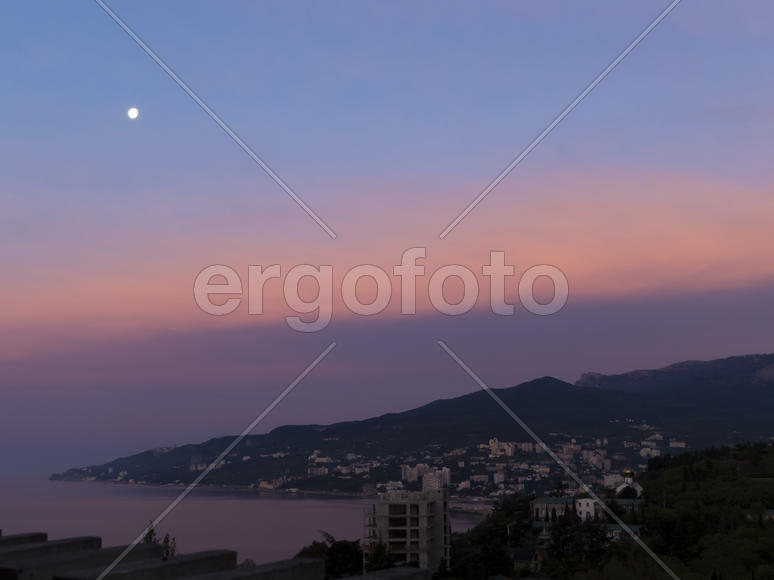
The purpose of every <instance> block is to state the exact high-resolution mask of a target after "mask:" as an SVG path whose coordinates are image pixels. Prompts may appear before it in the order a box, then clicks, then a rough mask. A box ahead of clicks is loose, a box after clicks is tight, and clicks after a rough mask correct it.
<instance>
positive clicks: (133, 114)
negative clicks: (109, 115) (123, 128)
mask: <svg viewBox="0 0 774 580" xmlns="http://www.w3.org/2000/svg"><path fill="white" fill-rule="evenodd" d="M139 114H140V111H138V110H137V107H132V108H131V109H129V110H128V111H127V112H126V115H127V116H128V117H129V118H130V119H132V120H133V121H134V120H135V119H136V118H137V117H138V116H139Z"/></svg>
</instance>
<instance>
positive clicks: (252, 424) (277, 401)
mask: <svg viewBox="0 0 774 580" xmlns="http://www.w3.org/2000/svg"><path fill="white" fill-rule="evenodd" d="M334 348H336V343H335V342H332V343H330V344H329V345H328V347H327V348H326V349H325V350H324V351H322V352H321V353H320V354H319V355H318V356H317V358H316V359H314V360H313V361H312V362H311V363H309V364H308V365H307V367H306V368H305V369H304V370H303V371H301V374H299V375H298V376H297V377H296V378H295V379H293V382H291V383H290V384H289V385H288V386H287V387H285V389H284V390H283V391H282V392H281V393H280V394H279V395H277V397H276V398H275V399H274V400H273V401H272V402H271V403H270V404H269V406H267V407H266V408H265V409H264V410H263V411H261V413H260V415H258V416H257V417H256V418H255V419H253V420H252V421H251V422H250V424H249V425H248V426H247V427H245V428H244V429H243V430H242V432H241V433H240V434H239V435H237V436H236V437H235V438H234V440H233V441H232V442H231V443H229V445H228V446H227V447H226V448H225V449H224V450H223V451H222V452H221V453H220V455H218V456H217V457H216V458H215V459H214V460H213V461H212V462H211V463H210V464H209V465H208V466H207V468H206V469H205V470H204V471H202V472H201V473H200V474H199V476H198V477H197V478H196V479H194V480H193V481H192V482H191V483H190V484H189V485H188V487H186V488H185V489H184V490H183V491H182V492H181V493H180V495H178V496H177V497H176V498H175V499H174V500H172V502H171V503H170V504H169V505H168V506H167V507H165V508H164V510H163V511H162V512H161V513H160V514H159V515H158V516H156V518H155V519H154V520H153V521H152V522H151V523H150V524H148V525H147V526H146V527H145V529H143V531H142V532H140V534H139V535H138V536H137V537H136V538H135V539H134V541H133V542H132V543H131V544H129V545H128V546H127V547H126V549H125V550H124V551H123V552H121V554H119V556H118V557H117V558H116V559H115V560H113V561H112V562H111V563H110V565H109V566H108V567H107V568H105V569H104V570H103V571H102V573H101V574H100V575H99V576H98V577H97V580H102V579H103V578H104V577H105V576H107V575H108V574H110V572H112V571H113V568H115V567H116V566H118V564H120V563H121V561H122V560H123V559H124V558H126V556H127V555H128V554H129V552H131V551H132V550H133V549H134V547H135V546H136V545H137V544H139V543H140V542H141V541H142V540H143V538H144V537H145V534H147V533H148V531H149V530H150V529H152V528H154V529H155V528H156V527H158V525H159V523H161V522H162V521H163V520H164V518H166V517H167V516H168V515H169V514H170V512H171V511H172V510H173V509H175V508H176V507H177V506H178V504H179V503H180V502H181V501H183V500H184V499H185V498H186V497H187V496H188V494H189V493H191V492H192V491H193V490H194V489H195V488H196V486H198V485H199V484H200V483H201V481H202V480H203V479H204V478H205V477H207V475H208V474H209V473H210V472H211V471H212V470H213V469H215V467H216V466H217V465H218V463H220V462H221V461H222V460H223V459H225V458H226V456H227V455H228V454H229V453H231V451H232V450H233V449H234V447H236V446H237V445H239V444H240V443H241V442H242V440H243V439H244V438H245V437H246V436H247V435H248V434H249V433H250V432H251V431H252V430H253V429H255V428H256V427H257V426H258V423H260V422H261V421H263V420H264V419H265V418H266V416H267V415H268V414H269V413H271V412H272V411H273V410H274V408H275V407H276V406H277V405H279V404H280V402H281V401H282V399H284V398H285V397H287V396H288V395H289V394H290V392H291V391H292V390H293V389H295V388H296V386H297V385H298V384H299V383H300V382H301V381H303V380H304V379H305V378H306V376H307V375H308V374H309V373H311V372H312V370H314V368H315V367H316V366H317V365H318V364H320V363H321V362H322V360H323V359H324V358H325V357H326V356H328V355H329V354H330V353H331V351H332V350H333V349H334Z"/></svg>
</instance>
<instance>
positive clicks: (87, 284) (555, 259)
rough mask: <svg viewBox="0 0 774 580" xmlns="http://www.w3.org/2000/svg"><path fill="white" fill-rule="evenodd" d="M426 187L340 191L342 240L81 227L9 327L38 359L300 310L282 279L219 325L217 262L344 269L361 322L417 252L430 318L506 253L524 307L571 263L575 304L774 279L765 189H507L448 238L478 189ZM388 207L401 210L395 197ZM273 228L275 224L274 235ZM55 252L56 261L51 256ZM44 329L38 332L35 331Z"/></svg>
mask: <svg viewBox="0 0 774 580" xmlns="http://www.w3.org/2000/svg"><path fill="white" fill-rule="evenodd" d="M421 189H422V188H421V187H420V186H418V185H417V184H409V185H408V186H406V185H401V184H393V185H377V186H374V185H371V186H370V189H369V190H368V191H369V194H370V195H369V196H368V197H363V196H361V195H359V193H360V191H363V189H360V187H353V186H350V187H348V188H345V187H341V188H337V190H338V191H339V192H340V193H339V195H340V196H342V197H347V198H351V199H357V200H359V202H358V203H352V204H347V209H346V210H345V211H343V212H341V211H340V212H338V213H336V212H332V211H330V212H329V214H328V215H331V216H333V217H334V218H335V221H336V222H337V223H338V224H339V231H340V238H339V240H337V241H335V242H332V241H329V240H323V239H321V238H320V236H319V233H320V232H317V231H315V228H314V227H313V224H311V222H310V224H311V225H310V226H309V228H308V229H307V230H306V231H304V232H303V233H302V235H293V236H289V235H286V236H281V237H280V238H279V240H281V241H278V238H277V237H276V223H272V222H275V221H276V220H273V219H272V218H270V217H268V216H260V217H258V218H255V217H253V216H250V215H249V214H248V213H247V212H245V213H242V214H240V213H234V212H229V213H228V214H227V215H225V216H224V215H222V214H221V213H220V212H219V211H218V209H217V208H214V209H213V210H212V211H204V209H203V208H202V211H201V212H199V213H198V214H197V213H187V214H184V215H183V216H182V217H181V215H180V212H178V211H177V208H175V207H173V206H169V207H159V208H156V210H155V212H154V214H153V217H152V219H151V220H149V223H146V224H145V225H146V228H147V229H146V231H144V232H143V235H142V237H138V236H137V235H135V234H133V233H132V232H131V224H129V225H127V226H125V227H124V228H123V230H121V231H118V232H112V231H111V228H110V226H109V225H106V224H104V223H102V224H99V225H95V227H94V229H91V230H90V229H88V228H85V229H84V230H83V235H80V236H72V235H71V234H72V232H69V234H68V235H69V236H70V237H69V238H68V240H67V241H66V242H65V243H64V246H56V247H52V245H48V244H45V243H42V242H41V243H39V244H38V245H36V244H34V243H33V244H31V245H30V246H29V247H26V248H22V249H21V251H20V252H18V254H15V255H14V256H13V257H12V265H11V268H12V274H13V279H14V284H12V285H5V286H4V287H3V288H2V289H0V300H2V301H3V303H4V304H12V305H13V308H8V309H3V315H2V317H3V320H2V322H3V328H4V332H5V333H8V335H12V334H14V333H15V334H16V336H17V340H15V341H14V342H13V345H12V347H11V349H10V351H6V353H5V356H6V357H8V358H16V357H18V356H24V355H25V354H30V353H34V352H35V350H36V348H37V347H38V346H40V347H41V348H44V349H45V350H48V349H50V348H54V349H56V343H57V342H59V341H56V340H55V341H53V344H46V342H47V338H46V336H47V334H48V336H56V335H57V333H56V329H62V328H67V329H69V333H71V334H72V335H74V336H78V335H79V334H81V333H89V334H90V335H91V336H94V335H98V336H103V337H110V336H114V337H116V336H122V335H127V334H129V335H132V334H136V333H141V334H143V333H148V332H155V331H162V330H169V329H176V328H177V329H179V328H195V327H204V328H211V327H216V328H217V327H219V326H223V325H239V324H244V323H246V322H248V321H249V322H250V323H251V324H255V323H266V324H274V323H276V322H278V321H281V320H282V318H284V317H285V316H287V315H288V314H291V313H292V311H291V310H290V309H289V308H288V307H287V305H286V304H285V301H284V299H283V297H282V294H281V288H282V284H281V280H273V281H270V282H268V283H267V285H266V287H265V289H264V297H265V300H264V304H265V314H263V315H261V316H248V314H247V312H246V302H247V300H246V298H247V296H246V293H245V300H243V306H242V307H241V308H240V309H239V310H237V311H236V312H235V313H234V314H232V315H230V316H227V317H223V318H220V319H217V320H209V319H208V318H210V317H209V316H207V315H206V314H204V313H203V312H201V311H200V310H199V309H198V308H197V307H196V305H195V303H194V300H193V281H194V278H195V277H196V274H197V273H198V272H199V271H200V270H201V269H202V268H203V267H205V266H207V265H209V264H213V263H220V264H225V265H229V266H230V267H232V268H233V269H234V270H236V271H237V272H238V273H239V274H240V276H241V277H242V279H243V280H244V281H245V283H246V280H247V266H248V265H250V264H260V265H264V266H268V265H271V264H280V265H281V267H282V270H283V276H284V274H285V273H286V272H287V270H289V269H290V268H292V267H293V266H294V265H296V264H312V265H320V264H329V265H331V266H333V268H334V299H335V302H334V309H335V312H336V317H343V318H345V319H346V318H347V317H351V316H352V315H351V314H350V313H349V312H347V310H346V309H345V308H344V307H343V305H342V304H341V301H340V288H341V280H342V277H343V276H344V274H345V273H346V272H347V270H348V269H349V268H351V267H353V266H355V265H357V264H375V265H378V266H380V267H381V268H382V269H384V270H385V271H387V272H388V273H391V269H392V266H393V265H395V264H397V263H399V261H400V257H401V254H402V252H403V251H404V250H405V249H407V248H409V247H412V246H425V247H426V248H427V259H426V260H424V261H423V262H424V264H425V265H426V275H425V276H424V277H421V278H419V279H418V281H417V287H418V298H417V309H418V314H420V315H421V314H423V313H425V314H426V313H429V312H430V310H431V307H430V304H429V301H428V299H427V281H428V278H429V275H430V274H432V272H433V271H434V270H435V269H437V268H438V267H440V266H442V265H445V264H462V265H465V266H467V267H468V268H470V269H471V270H472V271H473V272H475V273H476V274H477V276H478V278H479V286H480V293H479V305H483V304H484V302H485V300H484V299H485V298H486V297H488V295H489V281H488V279H487V278H486V277H485V276H482V274H481V268H482V266H483V265H485V264H488V263H489V252H490V250H501V251H504V252H505V255H506V263H508V264H513V265H514V266H515V272H516V277H515V278H514V279H513V280H515V281H513V280H511V281H509V282H508V287H507V296H508V298H509V300H511V301H513V300H514V298H515V294H516V284H517V281H518V276H520V275H521V274H522V273H523V272H524V271H525V270H526V269H527V268H529V267H531V266H533V265H536V264H552V265H555V266H557V267H559V268H560V269H561V270H562V271H563V272H564V273H565V274H566V276H567V278H568V280H569V282H570V287H571V299H572V300H573V301H584V300H595V299H599V298H619V299H620V298H631V297H636V296H647V295H660V294H675V293H678V294H679V293H685V292H691V291H711V290H722V289H733V288H744V287H752V286H755V285H759V284H761V283H764V282H767V281H770V280H771V279H773V278H774V263H772V262H771V260H769V259H768V256H767V253H768V243H769V240H770V224H771V223H772V220H773V219H774V201H772V198H771V196H770V195H769V192H768V191H767V190H766V189H764V188H760V189H755V188H752V187H749V186H748V187H741V186H738V185H733V184H723V183H718V182H717V181H709V180H705V179H701V178H699V177H694V176H683V175H671V174H670V175H661V176H655V175H647V174H646V175H641V174H639V175H638V174H632V173H626V174H625V175H623V174H621V173H616V174H612V175H606V176H596V175H586V174H575V175H562V176H560V177H555V176H554V177H549V178H548V179H543V180H534V181H532V182H528V183H526V184H525V183H523V182H522V183H519V184H518V185H504V186H503V187H502V188H501V189H500V190H497V191H495V192H494V193H493V194H492V195H491V196H490V198H489V199H487V200H485V202H484V203H483V204H481V206H480V207H479V208H477V209H476V210H475V211H474V212H473V213H472V214H471V215H470V216H468V218H467V219H466V220H465V221H464V222H463V223H462V224H461V225H460V226H459V228H458V229H457V230H456V231H455V232H453V233H452V234H451V235H450V236H449V238H447V239H446V240H444V241H441V240H439V239H438V238H437V231H440V229H441V228H442V227H443V226H444V225H445V220H447V219H450V218H451V217H452V216H453V214H454V211H456V209H457V208H458V207H462V206H461V205H460V202H461V201H464V200H465V195H464V194H465V193H468V192H469V191H471V190H472V189H470V188H467V189H466V188H465V187H462V186H459V185H457V186H454V187H449V188H448V189H446V190H444V191H440V190H436V191H434V192H432V193H431V194H427V193H426V194H425V196H424V197H413V196H412V195H411V194H412V192H414V191H419V190H421ZM395 191H397V192H398V193H397V194H396V193H394V192H395ZM385 199H391V200H394V201H397V202H398V203H394V204H385V202H384V200H385ZM279 201H284V200H279ZM278 203H279V202H272V204H273V205H277V204H278ZM326 209H332V208H326ZM228 216H230V218H228V219H226V218H227V217H228ZM64 217H65V218H66V217H67V216H64ZM76 217H77V216H76ZM140 217H141V216H140V215H137V216H133V217H132V216H130V218H131V219H132V220H138V221H139V220H140ZM294 217H298V216H294ZM6 219H8V217H6ZM291 219H292V218H291ZM65 221H66V220H65ZM76 221H77V220H76ZM183 222H185V223H186V224H187V226H186V227H185V229H190V230H191V231H195V232H197V235H196V236H194V238H193V239H192V240H191V239H189V238H188V237H184V236H182V235H180V234H178V233H176V232H177V231H179V229H182V228H183ZM264 222H269V223H268V224H267V228H266V229H263V228H262V225H263V223H264ZM42 227H51V224H50V223H45V222H43V226H42ZM58 227H62V226H61V225H60V226H58ZM431 228H432V229H431ZM428 229H430V231H428ZM33 233H34V232H33ZM52 253H53V254H54V255H55V256H56V259H54V260H50V261H46V259H45V257H46V256H47V255H51V254H52ZM41 264H45V265H46V267H45V268H40V266H41ZM391 278H392V285H393V299H392V301H391V304H390V307H389V308H388V309H387V310H386V311H385V312H384V313H382V314H381V315H380V316H383V317H384V316H388V317H389V316H394V315H395V314H396V313H397V312H398V307H399V304H398V303H399V297H398V291H399V289H400V280H399V279H397V278H396V277H394V276H391ZM306 286H307V287H306V288H304V287H303V286H302V293H301V294H302V295H303V296H304V297H305V298H306V299H311V298H313V297H314V294H315V293H316V289H315V288H314V287H313V285H309V284H307V285H306ZM371 287H372V285H371V284H369V283H368V282H364V283H363V284H362V285H361V286H359V290H360V293H359V295H360V296H361V298H362V300H363V301H364V302H367V301H368V300H370V299H371V298H370V297H371V296H372V293H371V292H369V289H371ZM458 289H459V285H458V284H455V283H454V281H452V282H450V283H449V284H448V285H447V287H446V290H447V293H448V297H449V300H450V301H454V300H456V299H458V297H459V292H458V291H457V290H458ZM245 290H246V288H245ZM334 323H335V319H334ZM31 329H37V330H38V331H39V332H37V333H35V334H36V336H31V334H32V333H30V332H29V331H30V330H31ZM20 331H25V332H20ZM43 331H48V333H47V332H43ZM25 334H27V335H30V336H29V337H28V338H25V336H24V335H25Z"/></svg>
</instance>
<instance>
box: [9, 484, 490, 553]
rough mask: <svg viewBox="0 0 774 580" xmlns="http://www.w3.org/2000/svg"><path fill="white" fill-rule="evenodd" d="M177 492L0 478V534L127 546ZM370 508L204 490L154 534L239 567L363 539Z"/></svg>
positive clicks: (467, 519) (463, 523)
mask: <svg viewBox="0 0 774 580" xmlns="http://www.w3.org/2000/svg"><path fill="white" fill-rule="evenodd" d="M179 493H180V488H177V487H169V488H163V487H144V486H132V485H114V484H104V483H94V482H86V483H82V482H60V481H47V480H45V479H37V478H36V479H28V478H5V479H0V529H1V530H2V531H3V534H15V533H24V532H47V533H48V535H49V538H50V539H58V538H64V537H73V536H101V537H102V545H103V546H118V545H126V544H129V543H130V542H131V541H132V540H134V538H136V537H137V534H139V532H140V530H142V529H143V528H144V526H146V525H147V524H148V521H150V520H151V519H153V518H154V517H155V516H156V515H158V513H159V512H160V511H161V510H163V509H164V508H165V507H166V506H167V505H168V504H169V502H170V501H172V499H173V498H174V497H175V496H176V495H177V494H179ZM368 506H369V501H368V500H365V499H357V498H342V499H340V498H324V499H322V498H320V499H318V498H301V497H287V496H284V497H280V496H267V495H261V496H258V495H256V494H252V493H247V492H239V491H220V490H212V489H201V490H196V491H194V492H193V493H192V494H191V495H190V496H188V498H187V499H186V500H185V502H183V503H182V504H180V505H179V506H178V508H177V509H175V510H174V511H172V513H171V514H170V515H169V516H168V517H167V518H166V519H165V520H164V522H163V523H162V524H161V526H159V528H158V531H159V533H160V534H161V535H163V534H164V533H166V532H169V533H170V534H171V535H172V536H174V537H175V538H176V539H177V547H178V550H179V551H180V552H181V553H189V552H194V551H198V550H211V549H228V550H236V552H237V556H238V558H239V560H240V561H242V560H244V559H245V558H250V559H252V560H253V561H255V562H256V563H262V562H272V561H276V560H282V559H285V558H291V557H293V556H294V555H295V554H296V553H297V552H298V551H299V550H300V549H301V548H302V547H303V546H305V545H307V544H310V543H311V542H312V541H313V540H321V539H322V538H321V536H320V530H325V531H326V532H329V533H331V534H333V536H334V537H336V539H347V540H355V539H358V538H360V537H361V535H362V531H363V510H365V509H366V508H367V507H368ZM479 520H480V518H478V517H477V516H474V515H460V514H455V515H453V516H452V520H451V521H452V528H453V529H454V531H462V530H466V529H468V528H469V527H471V526H472V525H474V524H475V523H476V522H477V521H479Z"/></svg>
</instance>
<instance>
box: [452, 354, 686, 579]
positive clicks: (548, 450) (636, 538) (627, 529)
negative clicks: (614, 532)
mask: <svg viewBox="0 0 774 580" xmlns="http://www.w3.org/2000/svg"><path fill="white" fill-rule="evenodd" d="M438 346H440V347H441V348H442V349H443V350H444V352H446V354H448V355H449V356H450V357H451V359H452V360H453V361H454V362H456V363H457V364H458V365H459V366H460V368H462V370H464V371H465V372H466V373H467V374H468V376H469V377H470V378H471V379H473V380H474V381H475V382H476V384H477V385H478V386H479V387H481V388H482V389H483V390H484V391H486V393H487V394H488V395H489V396H490V397H492V399H494V401H495V402H496V403H497V404H498V405H500V407H502V409H503V410H504V411H505V412H506V413H508V415H509V416H510V417H511V419H513V420H514V421H515V422H516V423H518V424H519V426H520V427H521V428H522V429H524V431H526V432H527V435H529V436H530V437H532V439H533V440H534V441H535V443H537V444H538V445H540V447H542V448H543V450H544V451H545V452H546V453H548V455H549V456H550V457H551V459H553V460H554V461H555V462H556V463H557V464H558V465H559V467H561V468H562V469H564V471H565V472H566V473H567V475H569V476H570V477H572V479H574V480H575V482H576V483H577V484H578V485H579V486H581V488H582V489H583V491H585V492H586V493H588V494H589V495H590V496H591V498H592V499H593V500H594V501H595V502H596V503H597V504H599V506H600V507H602V509H604V510H605V512H606V513H607V515H609V516H610V517H611V518H612V519H613V520H614V521H615V523H617V524H618V525H619V526H621V528H622V529H623V530H624V531H625V532H626V533H627V534H629V535H630V536H631V537H632V539H633V540H634V541H635V542H637V543H638V544H639V545H640V547H641V548H642V549H643V550H645V551H646V552H647V553H648V555H649V556H650V557H651V558H653V560H655V561H656V563H657V564H658V565H659V566H661V568H663V569H664V571H665V572H666V573H667V574H669V576H670V577H671V578H673V579H674V580H680V578H679V577H678V576H677V574H675V573H674V572H673V571H672V569H671V568H670V567H669V566H667V565H666V564H665V563H664V561H663V560H661V558H659V557H658V555H656V553H655V552H654V551H653V550H651V549H650V547H648V545H647V544H646V543H645V542H643V541H642V539H641V538H640V537H639V536H638V535H637V534H635V533H634V531H632V529H631V528H630V527H629V526H627V525H626V524H625V523H624V522H623V520H621V518H619V517H618V516H617V515H616V514H615V512H614V511H613V510H611V509H610V507H609V506H608V505H607V504H606V503H605V502H604V501H603V500H602V499H601V498H600V497H599V496H598V495H597V494H596V493H594V491H593V490H592V489H591V488H590V487H589V486H588V485H586V484H585V483H584V482H583V480H582V479H581V478H580V477H578V475H577V474H576V473H575V472H574V471H573V470H572V469H571V468H570V466H569V465H567V464H566V463H565V462H564V461H563V460H562V458H561V457H559V456H558V455H557V454H556V453H554V452H553V451H552V450H551V448H550V447H548V445H546V444H545V443H544V442H543V440H542V439H541V438H540V437H539V436H538V434H537V433H535V432H534V431H533V430H532V429H531V428H530V427H529V425H527V424H526V423H525V422H524V421H522V419H521V417H519V416H518V415H517V414H516V413H514V412H513V410H512V409H511V408H510V407H509V406H508V405H506V404H505V402H504V401H503V400H502V399H501V398H500V397H499V396H498V395H497V393H495V392H494V391H493V390H492V389H491V388H490V387H489V386H488V385H487V384H486V383H485V382H484V381H483V380H482V379H481V377H479V376H478V375H477V374H476V373H474V372H473V370H472V369H471V368H470V367H469V366H468V365H467V364H465V361H463V360H462V359H461V358H460V357H459V356H457V354H456V353H455V352H454V351H453V350H452V349H451V348H450V347H449V345H447V344H446V343H445V342H444V341H442V340H439V341H438Z"/></svg>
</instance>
